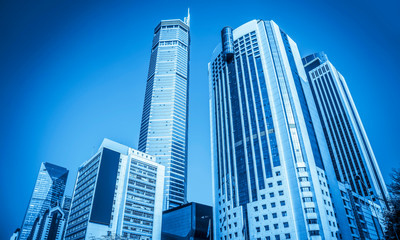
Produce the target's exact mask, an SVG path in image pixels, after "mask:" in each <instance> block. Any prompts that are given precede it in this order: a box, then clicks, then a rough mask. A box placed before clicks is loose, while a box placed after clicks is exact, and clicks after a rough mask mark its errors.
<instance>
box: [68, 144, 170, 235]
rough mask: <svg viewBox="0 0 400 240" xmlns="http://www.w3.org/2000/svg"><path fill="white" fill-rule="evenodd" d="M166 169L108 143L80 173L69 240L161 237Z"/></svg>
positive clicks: (144, 156) (152, 161)
mask: <svg viewBox="0 0 400 240" xmlns="http://www.w3.org/2000/svg"><path fill="white" fill-rule="evenodd" d="M164 172H165V167H164V166H162V165H160V164H157V163H156V162H155V160H154V157H152V156H150V155H148V154H145V153H142V152H140V151H137V150H134V149H132V148H129V147H127V146H124V145H122V144H119V143H116V142H113V141H111V140H108V139H104V141H103V143H102V145H101V146H100V148H99V151H98V152H97V153H96V154H95V155H94V156H93V157H92V158H90V159H89V160H88V161H86V162H85V163H83V164H82V165H81V167H80V168H79V170H78V176H77V179H76V183H75V188H74V194H73V198H72V204H71V210H70V212H69V218H68V225H67V230H66V232H65V239H66V240H72V239H98V238H102V237H113V238H118V237H121V238H123V239H154V240H159V239H160V238H161V221H162V199H163V188H164Z"/></svg>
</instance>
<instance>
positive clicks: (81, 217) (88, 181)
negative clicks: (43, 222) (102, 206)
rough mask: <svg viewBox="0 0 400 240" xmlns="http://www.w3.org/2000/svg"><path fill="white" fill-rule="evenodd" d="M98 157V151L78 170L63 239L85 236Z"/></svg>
mask: <svg viewBox="0 0 400 240" xmlns="http://www.w3.org/2000/svg"><path fill="white" fill-rule="evenodd" d="M100 158H101V154H100V153H99V154H97V155H96V156H94V157H93V158H92V159H91V160H89V161H88V162H87V164H85V165H84V166H83V167H81V168H80V169H79V170H78V177H77V180H76V185H75V190H74V197H73V200H72V204H71V210H70V215H69V218H68V226H67V230H66V232H65V240H71V239H74V240H75V239H84V238H85V235H86V227H87V224H88V221H89V214H90V210H91V206H92V202H93V195H94V191H95V186H96V179H97V175H98V169H99V164H100Z"/></svg>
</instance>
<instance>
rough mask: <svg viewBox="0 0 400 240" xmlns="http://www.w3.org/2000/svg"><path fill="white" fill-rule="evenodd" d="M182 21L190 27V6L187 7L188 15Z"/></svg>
mask: <svg viewBox="0 0 400 240" xmlns="http://www.w3.org/2000/svg"><path fill="white" fill-rule="evenodd" d="M183 21H184V22H185V23H186V25H188V26H189V27H190V8H188V15H187V17H185V19H184V20H183Z"/></svg>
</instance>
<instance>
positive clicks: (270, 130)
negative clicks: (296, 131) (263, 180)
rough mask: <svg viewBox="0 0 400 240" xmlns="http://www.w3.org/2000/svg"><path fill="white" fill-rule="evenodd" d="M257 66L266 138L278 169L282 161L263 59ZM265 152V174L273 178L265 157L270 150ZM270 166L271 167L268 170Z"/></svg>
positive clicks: (264, 150) (269, 163)
mask: <svg viewBox="0 0 400 240" xmlns="http://www.w3.org/2000/svg"><path fill="white" fill-rule="evenodd" d="M256 65H257V73H258V79H259V83H260V87H261V98H262V101H263V104H264V114H265V120H266V123H267V126H266V130H267V132H266V133H265V134H266V136H268V139H269V146H270V149H271V156H272V162H273V166H274V167H277V166H280V165H281V163H280V160H279V151H278V145H277V142H276V136H275V130H274V123H273V119H272V113H271V106H270V102H269V98H268V89H267V85H266V81H265V77H264V70H263V68H262V63H261V58H260V57H256ZM263 152H264V159H265V160H264V165H265V166H266V169H265V174H266V176H267V178H268V177H272V169H271V162H270V159H269V158H268V159H267V158H265V156H266V155H267V154H268V148H263ZM268 166H270V167H269V168H268Z"/></svg>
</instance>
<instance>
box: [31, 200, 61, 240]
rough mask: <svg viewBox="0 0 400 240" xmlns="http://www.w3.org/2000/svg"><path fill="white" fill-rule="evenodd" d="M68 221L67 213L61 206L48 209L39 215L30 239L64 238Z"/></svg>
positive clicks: (56, 239) (51, 239) (54, 239)
mask: <svg viewBox="0 0 400 240" xmlns="http://www.w3.org/2000/svg"><path fill="white" fill-rule="evenodd" d="M66 222H67V213H66V212H64V210H63V208H61V207H60V206H55V207H52V208H49V209H47V210H46V211H45V212H44V214H43V215H41V216H38V217H37V220H36V221H35V225H34V226H33V228H32V231H31V234H30V235H29V237H28V239H29V240H62V239H63V234H64V230H65V225H66Z"/></svg>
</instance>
